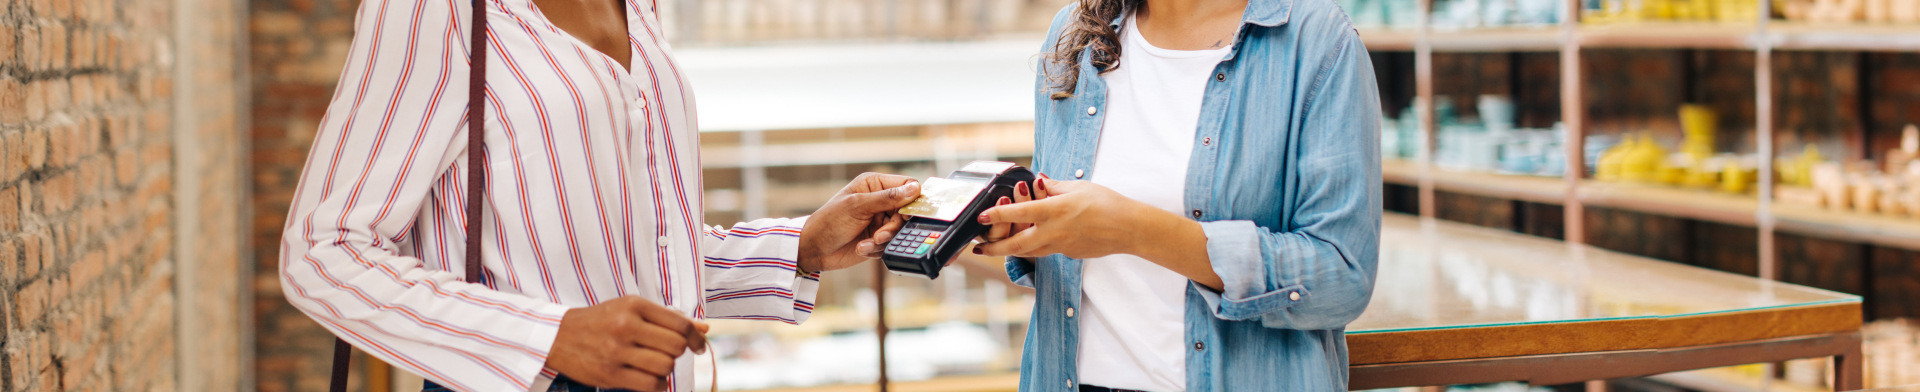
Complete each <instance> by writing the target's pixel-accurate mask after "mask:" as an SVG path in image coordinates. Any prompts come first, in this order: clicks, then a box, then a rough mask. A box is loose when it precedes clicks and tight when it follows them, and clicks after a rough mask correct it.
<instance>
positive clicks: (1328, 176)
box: [1200, 32, 1381, 330]
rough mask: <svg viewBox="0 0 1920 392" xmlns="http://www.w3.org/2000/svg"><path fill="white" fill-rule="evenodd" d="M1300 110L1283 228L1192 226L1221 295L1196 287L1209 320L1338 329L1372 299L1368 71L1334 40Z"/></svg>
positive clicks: (1374, 224) (1375, 192) (1375, 188)
mask: <svg viewBox="0 0 1920 392" xmlns="http://www.w3.org/2000/svg"><path fill="white" fill-rule="evenodd" d="M1339 37H1340V39H1341V40H1342V41H1340V42H1339V44H1337V45H1335V46H1334V50H1333V51H1334V53H1333V54H1331V55H1330V56H1332V57H1333V58H1334V60H1333V61H1330V62H1328V63H1327V64H1328V65H1327V66H1326V67H1325V68H1323V69H1322V70H1321V77H1319V78H1316V79H1314V80H1316V81H1317V83H1318V85H1317V86H1315V87H1313V88H1312V89H1311V90H1309V91H1311V92H1312V94H1311V95H1310V96H1309V98H1308V99H1307V101H1305V103H1304V104H1305V105H1307V109H1306V113H1305V119H1304V121H1302V122H1301V124H1299V125H1298V126H1299V127H1300V129H1299V130H1297V132H1300V133H1301V136H1300V139H1299V140H1300V141H1299V143H1302V144H1303V145H1302V146H1301V147H1300V148H1299V149H1298V151H1299V154H1301V156H1300V157H1299V165H1298V166H1297V168H1298V169H1297V172H1295V173H1287V174H1283V175H1294V176H1298V179H1297V181H1295V182H1294V184H1295V185H1294V186H1293V187H1292V189H1290V190H1288V191H1290V192H1293V194H1292V195H1290V196H1289V198H1290V199H1291V200H1293V201H1294V203H1296V204H1297V206H1295V208H1294V209H1293V210H1294V211H1295V212H1294V214H1292V217H1291V218H1290V219H1291V220H1290V221H1288V222H1283V223H1284V224H1286V225H1287V226H1288V227H1290V229H1288V230H1276V229H1273V228H1267V227H1261V226H1257V225H1255V224H1254V223H1253V222H1251V221H1243V220H1242V221H1215V222H1202V223H1201V227H1202V229H1203V230H1204V231H1205V232H1206V237H1207V252H1208V256H1209V257H1210V258H1211V261H1212V265H1213V269H1214V272H1215V273H1217V274H1219V275H1220V278H1221V281H1222V282H1223V283H1224V286H1225V287H1223V288H1222V290H1221V291H1220V292H1218V293H1215V292H1213V291H1211V290H1200V292H1201V293H1202V295H1203V296H1204V297H1205V298H1206V300H1207V303H1208V305H1210V306H1211V307H1212V308H1213V309H1212V312H1213V314H1214V316H1215V317H1219V318H1221V319H1227V320H1254V319H1258V320H1260V321H1261V322H1262V323H1264V324H1265V325H1266V326H1268V327H1272V328H1288V329H1301V330H1319V329H1334V328H1341V327H1344V326H1345V325H1346V324H1347V323H1349V322H1352V321H1353V320H1354V319H1356V318H1359V316H1360V314H1361V312H1362V311H1364V310H1365V309H1366V306H1367V303H1368V302H1369V301H1370V300H1371V298H1372V295H1373V282H1374V274H1375V271H1376V269H1375V265H1376V263H1377V258H1378V255H1379V237H1380V208H1381V199H1380V157H1379V151H1380V149H1379V136H1378V135H1379V129H1380V128H1379V126H1380V123H1379V122H1378V119H1379V118H1380V103H1379V96H1378V93H1377V91H1378V89H1377V88H1376V87H1375V85H1374V81H1373V78H1372V71H1371V70H1372V64H1371V63H1370V61H1369V60H1368V59H1367V56H1366V51H1365V49H1364V48H1361V47H1359V45H1358V39H1357V38H1355V36H1354V34H1352V33H1351V32H1349V33H1347V34H1343V35H1340V36H1339Z"/></svg>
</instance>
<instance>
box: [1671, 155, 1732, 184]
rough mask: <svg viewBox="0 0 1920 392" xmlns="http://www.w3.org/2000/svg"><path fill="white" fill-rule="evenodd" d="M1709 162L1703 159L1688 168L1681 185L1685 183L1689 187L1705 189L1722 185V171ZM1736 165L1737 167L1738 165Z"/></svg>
mask: <svg viewBox="0 0 1920 392" xmlns="http://www.w3.org/2000/svg"><path fill="white" fill-rule="evenodd" d="M1708 162H1709V161H1701V162H1700V163H1698V164H1695V165H1694V166H1693V167H1689V168H1687V169H1686V174H1685V178H1683V179H1682V180H1681V181H1680V185H1685V186H1687V187H1689V188H1704V189H1712V188H1713V187H1714V186H1716V185H1720V172H1719V171H1717V170H1714V168H1713V167H1711V166H1709V165H1708ZM1735 166H1736V167H1737V166H1738V165H1735Z"/></svg>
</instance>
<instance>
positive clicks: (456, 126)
mask: <svg viewBox="0 0 1920 392" xmlns="http://www.w3.org/2000/svg"><path fill="white" fill-rule="evenodd" d="M488 1H490V3H489V13H488V16H487V17H488V24H489V25H490V28H489V29H488V30H489V31H488V36H489V40H490V41H489V52H488V55H489V58H488V62H489V63H488V73H487V84H486V88H487V91H486V97H487V102H486V104H487V105H488V107H487V113H486V121H487V124H486V130H487V134H486V153H487V162H486V164H485V165H484V166H485V167H481V168H479V169H480V170H486V172H485V174H486V176H487V183H486V185H487V186H486V190H485V193H486V203H487V205H486V206H485V207H484V208H483V214H482V216H480V217H479V222H480V224H481V225H482V233H483V235H484V236H485V238H484V241H483V242H484V243H485V247H484V249H483V253H484V255H483V256H484V257H483V259H484V260H485V264H486V265H485V267H486V268H485V274H486V277H485V278H486V280H485V281H486V284H485V286H484V287H483V286H480V285H474V284H468V283H465V282H463V281H462V275H463V272H461V271H463V270H464V267H463V264H464V260H465V249H466V248H465V246H464V244H465V241H466V236H465V231H464V229H463V227H464V225H466V224H467V223H468V222H469V217H468V216H466V215H465V207H464V206H465V200H466V198H465V195H466V192H467V190H466V188H465V187H466V186H467V184H465V183H463V182H464V180H465V179H466V174H465V173H466V172H467V171H468V170H473V169H475V168H472V167H468V166H467V164H466V154H467V151H466V139H467V136H466V129H467V128H466V125H465V124H466V103H467V99H466V97H467V92H468V84H467V83H468V75H469V71H468V70H469V64H468V61H467V58H468V57H467V52H468V49H469V48H468V39H467V37H469V35H468V33H467V29H468V28H470V26H469V23H467V21H469V20H471V19H470V15H471V14H472V8H471V6H470V3H469V2H468V1H467V0H368V1H365V2H362V4H361V5H360V9H359V12H358V15H357V16H356V18H357V20H356V24H355V32H354V33H355V34H354V40H353V45H352V49H350V53H349V54H348V57H347V62H346V66H345V70H344V71H342V73H341V76H340V84H339V88H338V90H336V91H335V92H334V96H333V99H332V101H331V102H330V103H329V104H328V107H327V112H326V116H325V117H324V118H323V119H322V120H321V123H320V126H319V132H318V134H317V135H316V136H315V138H314V141H313V150H312V151H311V153H309V155H308V158H307V161H306V167H305V169H304V170H303V171H302V172H301V177H300V186H299V188H298V190H297V191H296V195H295V197H294V200H293V203H292V205H291V208H290V209H291V212H290V215H289V217H288V219H287V225H286V228H285V236H284V237H283V239H282V240H283V242H282V248H281V254H280V269H281V275H280V283H281V285H282V289H283V290H284V291H285V293H286V296H287V299H288V301H289V302H292V303H293V304H294V305H295V306H297V307H299V308H300V309H301V310H302V311H303V312H305V313H306V314H307V315H309V316H311V317H312V318H313V319H314V320H316V321H319V322H320V324H321V325H322V326H324V327H326V328H327V329H328V330H331V331H332V332H333V333H334V334H335V335H337V336H340V337H342V338H344V339H346V340H347V341H348V342H350V343H352V344H353V345H354V347H357V348H360V349H361V350H363V351H366V352H367V353H370V354H372V355H374V356H376V357H379V358H380V359H381V360H384V361H386V362H387V363H390V364H394V365H397V366H400V367H401V368H404V369H406V370H408V371H412V372H414V373H416V374H419V375H422V376H425V377H426V378H428V379H431V380H433V381H435V382H438V383H440V384H442V385H445V386H448V387H452V388H454V389H458V390H515V391H525V390H533V389H544V388H545V386H546V385H548V384H550V383H551V382H552V377H553V376H554V375H555V374H554V373H553V372H552V370H550V369H545V367H544V364H545V362H546V358H547V355H548V354H549V353H548V349H549V348H551V347H552V346H553V340H554V334H555V333H556V331H557V330H558V327H559V325H560V319H561V316H562V315H563V314H564V313H565V312H566V311H567V310H568V309H570V308H574V307H581V306H587V305H591V304H594V303H599V302H601V301H605V300H609V299H613V298H616V297H619V296H623V295H640V296H643V297H645V298H648V299H651V300H653V301H656V302H658V303H661V304H665V305H667V306H669V307H672V308H674V309H678V310H680V311H683V312H685V313H686V314H688V315H690V316H693V317H696V318H732V319H758V320H778V321H783V322H787V323H799V322H801V321H804V320H805V319H806V317H807V315H808V314H809V313H810V312H811V310H812V308H813V304H812V303H811V302H810V301H811V300H812V299H813V297H814V294H815V291H816V290H817V288H818V287H819V277H818V275H812V276H805V277H798V278H796V274H795V273H794V271H795V262H794V259H795V257H796V254H797V252H798V242H799V234H800V230H799V228H800V227H801V226H802V223H803V219H804V218H802V219H764V220H756V221H752V222H745V223H740V224H737V225H735V226H734V227H732V228H731V229H728V228H720V227H707V226H706V225H705V224H704V223H703V222H702V217H701V211H702V210H701V208H702V207H701V201H702V200H701V197H700V196H701V193H700V192H701V179H700V174H701V171H700V157H699V140H700V139H699V131H698V124H696V123H695V122H694V121H695V117H694V102H693V95H692V92H691V90H690V89H689V87H688V86H687V85H686V81H685V80H684V79H683V78H682V74H681V72H680V70H679V69H677V68H676V67H675V64H674V62H673V60H672V59H671V57H670V56H669V55H668V54H667V49H668V48H667V44H666V42H665V40H664V37H662V36H661V33H662V30H661V27H660V23H659V21H658V20H657V19H656V18H655V15H654V12H653V11H652V10H653V9H654V7H653V4H651V3H649V2H648V1H647V0H628V3H627V4H626V5H627V7H626V8H627V11H626V13H627V15H626V16H627V24H628V26H629V29H628V41H629V42H630V43H631V46H632V52H633V57H632V59H631V64H632V67H631V68H628V69H622V67H621V66H620V63H619V62H617V61H614V60H613V59H612V58H610V57H607V56H606V55H604V54H602V53H601V52H599V51H597V50H594V49H593V48H592V47H590V46H588V45H587V44H585V43H583V42H581V41H579V40H577V39H574V38H573V37H572V36H570V35H568V34H567V33H565V32H563V31H561V30H560V29H559V28H557V27H555V26H554V25H552V24H550V23H548V22H547V18H546V17H545V16H544V15H542V14H541V13H540V10H539V9H538V8H536V7H535V6H534V4H533V3H532V1H531V0H488ZM552 354H555V355H567V353H552ZM688 358H690V357H682V360H681V361H680V363H679V366H678V370H677V371H676V373H675V375H676V376H678V377H671V378H670V379H669V380H670V383H671V384H673V390H678V391H685V390H690V389H691V388H692V380H693V379H692V378H691V377H692V361H691V360H689V359H688Z"/></svg>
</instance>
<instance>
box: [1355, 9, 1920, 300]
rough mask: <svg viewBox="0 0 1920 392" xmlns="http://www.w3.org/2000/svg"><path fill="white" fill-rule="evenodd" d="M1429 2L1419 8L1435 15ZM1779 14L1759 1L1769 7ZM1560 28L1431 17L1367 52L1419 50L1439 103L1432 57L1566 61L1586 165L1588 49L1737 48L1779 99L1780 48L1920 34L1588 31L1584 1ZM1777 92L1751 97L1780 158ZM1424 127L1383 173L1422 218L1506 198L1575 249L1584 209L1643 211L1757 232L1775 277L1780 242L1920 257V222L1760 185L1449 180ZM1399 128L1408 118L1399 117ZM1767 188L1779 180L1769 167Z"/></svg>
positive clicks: (1371, 39)
mask: <svg viewBox="0 0 1920 392" xmlns="http://www.w3.org/2000/svg"><path fill="white" fill-rule="evenodd" d="M1430 3H1431V2H1430V1H1422V2H1420V3H1419V6H1420V7H1421V9H1423V10H1426V9H1431V5H1430ZM1770 7H1771V4H1769V2H1766V1H1763V3H1762V4H1761V5H1760V8H1761V9H1768V8H1770ZM1565 8H1566V9H1567V11H1563V14H1562V18H1561V20H1563V21H1564V22H1562V23H1561V24H1560V25H1558V26H1553V27H1546V28H1491V29H1478V30H1437V29H1434V28H1431V27H1430V25H1431V16H1430V15H1427V14H1426V13H1424V12H1423V15H1422V16H1421V18H1420V25H1418V26H1417V27H1416V28H1412V29H1400V30H1386V29H1375V30H1362V31H1361V37H1362V39H1363V40H1364V41H1365V42H1366V45H1367V47H1368V49H1369V50H1374V51H1411V52H1413V54H1414V70H1413V71H1414V72H1413V73H1414V86H1415V88H1414V90H1415V96H1417V97H1420V99H1421V100H1423V101H1426V102H1433V99H1434V97H1435V95H1437V94H1436V93H1435V91H1434V89H1433V78H1434V77H1435V75H1433V72H1432V61H1433V60H1432V57H1433V55H1434V53H1437V52H1439V53H1447V52H1481V53H1513V52H1559V53H1560V54H1561V56H1560V58H1561V63H1562V64H1561V67H1562V75H1561V78H1562V79H1561V90H1562V91H1561V96H1560V97H1561V104H1562V105H1563V107H1562V121H1563V122H1564V123H1565V124H1566V126H1567V129H1568V136H1567V137H1566V139H1565V140H1566V143H1564V145H1565V148H1566V155H1567V156H1568V161H1569V162H1584V160H1583V159H1584V158H1583V155H1584V150H1583V149H1582V146H1581V144H1582V142H1583V141H1584V137H1585V136H1586V134H1587V133H1586V130H1585V126H1586V124H1585V122H1586V118H1585V117H1586V113H1585V112H1586V110H1587V105H1586V102H1585V99H1584V95H1583V94H1584V88H1585V86H1584V81H1583V80H1582V79H1583V78H1584V74H1583V71H1582V68H1581V67H1582V65H1581V61H1580V58H1581V55H1582V53H1581V52H1582V51H1584V50H1589V49H1707V50H1741V51H1752V52H1753V53H1754V54H1755V60H1754V64H1755V75H1754V78H1755V80H1754V83H1755V85H1756V88H1755V91H1772V89H1773V86H1772V84H1773V83H1774V82H1773V80H1772V79H1773V77H1774V73H1773V70H1772V69H1771V68H1772V64H1771V58H1772V53H1773V52H1774V51H1776V50H1796V51H1920V25H1896V24H1878V25H1871V24H1840V25H1835V24H1811V23H1799V22H1784V21H1778V20H1769V19H1766V18H1765V17H1764V16H1763V17H1762V18H1761V19H1759V20H1755V21H1754V22H1751V23H1707V22H1619V23H1608V24H1582V23H1580V22H1579V21H1578V16H1577V15H1575V14H1576V13H1577V11H1574V10H1577V9H1578V8H1579V3H1578V2H1573V1H1570V2H1568V7H1565ZM1771 99H1772V98H1771V96H1770V95H1769V94H1765V93H1760V94H1755V97H1754V108H1755V114H1754V115H1755V124H1754V125H1755V131H1754V132H1755V135H1754V140H1756V141H1758V146H1757V147H1758V150H1759V151H1758V153H1759V154H1760V155H1761V156H1764V157H1773V156H1774V155H1775V154H1774V149H1775V148H1774V146H1773V145H1772V140H1773V139H1774V137H1773V135H1774V130H1773V124H1772V122H1773V121H1772V118H1773V116H1774V113H1773V102H1771ZM1416 115H1418V116H1420V117H1421V118H1422V119H1424V120H1426V121H1421V123H1422V124H1423V127H1422V129H1420V130H1419V133H1418V135H1417V136H1416V137H1417V138H1419V139H1423V140H1425V141H1426V143H1424V144H1422V145H1423V146H1425V150H1422V151H1418V152H1417V153H1416V154H1415V157H1414V158H1413V159H1410V160H1404V161H1403V160H1389V161H1387V162H1385V163H1384V164H1383V165H1382V169H1383V173H1382V174H1383V177H1384V179H1385V181H1386V182H1387V183H1390V184H1398V185H1406V186H1411V187H1414V188H1416V189H1417V191H1418V198H1419V206H1420V207H1419V213H1420V215H1422V216H1426V217H1432V216H1434V215H1435V211H1434V208H1435V202H1434V201H1433V199H1434V197H1435V196H1434V192H1435V191H1445V192H1450V193H1458V194H1466V195H1473V196H1482V197H1490V198H1499V199H1511V200H1520V201H1527V202H1534V203H1542V204H1553V205H1560V206H1564V207H1565V211H1566V219H1565V220H1564V223H1565V225H1566V233H1567V240H1568V241H1569V242H1575V243H1582V242H1584V241H1583V240H1584V233H1583V232H1582V229H1583V222H1582V221H1583V216H1584V212H1583V209H1584V207H1586V206H1594V207H1604V208H1610V209H1618V210H1625V211H1633V212H1639V213H1646V214H1653V215H1661V216H1671V217H1679V218H1685V219H1692V220H1700V221H1708V222H1716V223H1723V224H1729V225H1740V226H1751V227H1756V228H1757V229H1759V230H1758V231H1759V236H1760V238H1759V243H1760V247H1761V249H1760V250H1759V255H1760V256H1759V260H1758V261H1759V264H1760V265H1759V267H1760V268H1759V269H1758V270H1759V271H1760V274H1761V276H1762V277H1764V278H1773V276H1772V275H1773V271H1774V270H1775V268H1774V258H1775V253H1776V250H1775V249H1774V244H1773V237H1774V236H1775V233H1777V232H1786V233H1793V234H1797V235H1804V236H1809V237H1819V238H1827V239H1834V240H1841V241H1851V242H1859V243H1866V244H1873V245H1877V246H1885V247H1893V248H1900V249H1906V250H1920V219H1913V218H1903V217H1891V216H1880V215H1871V214H1863V213H1853V212H1843V211H1830V210H1822V209H1815V208H1806V207H1800V206H1788V205H1775V204H1774V203H1773V200H1772V196H1771V195H1772V185H1771V183H1770V182H1769V181H1762V183H1761V184H1760V186H1759V187H1758V188H1759V189H1757V190H1756V191H1755V192H1750V193H1748V194H1745V195H1739V194H1728V193H1722V192H1717V191H1709V190H1691V189H1682V188H1675V187H1663V186H1655V185H1635V184H1620V183H1602V182H1596V181H1590V180H1589V179H1587V178H1584V176H1582V175H1580V173H1584V172H1585V169H1584V168H1581V167H1577V165H1576V167H1571V168H1569V170H1568V171H1567V172H1568V173H1569V174H1568V175H1566V176H1565V177H1562V178H1546V177H1536V176H1517V175H1500V174H1493V173H1480V172H1460V171H1448V170H1442V169H1440V168H1438V167H1436V166H1434V164H1433V162H1432V157H1433V152H1432V151H1431V149H1432V148H1433V147H1432V146H1434V145H1435V144H1436V142H1437V140H1436V132H1435V129H1434V125H1433V124H1434V121H1432V119H1433V118H1434V114H1433V113H1432V111H1431V108H1428V109H1427V110H1426V111H1425V112H1422V113H1416ZM1402 120H1403V121H1404V120H1406V119H1402ZM1759 177H1760V178H1763V179H1766V178H1772V177H1773V173H1772V162H1771V161H1769V162H1767V163H1764V164H1762V165H1761V173H1760V174H1759Z"/></svg>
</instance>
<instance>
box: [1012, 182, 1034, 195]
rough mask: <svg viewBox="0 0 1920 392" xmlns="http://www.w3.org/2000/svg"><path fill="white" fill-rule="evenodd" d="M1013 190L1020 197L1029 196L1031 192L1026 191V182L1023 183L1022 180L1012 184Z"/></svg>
mask: <svg viewBox="0 0 1920 392" xmlns="http://www.w3.org/2000/svg"><path fill="white" fill-rule="evenodd" d="M1013 192H1014V193H1019V194H1020V197H1029V196H1030V195H1031V194H1032V192H1029V191H1027V183H1024V182H1022V183H1020V184H1019V185H1014V186H1013Z"/></svg>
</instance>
